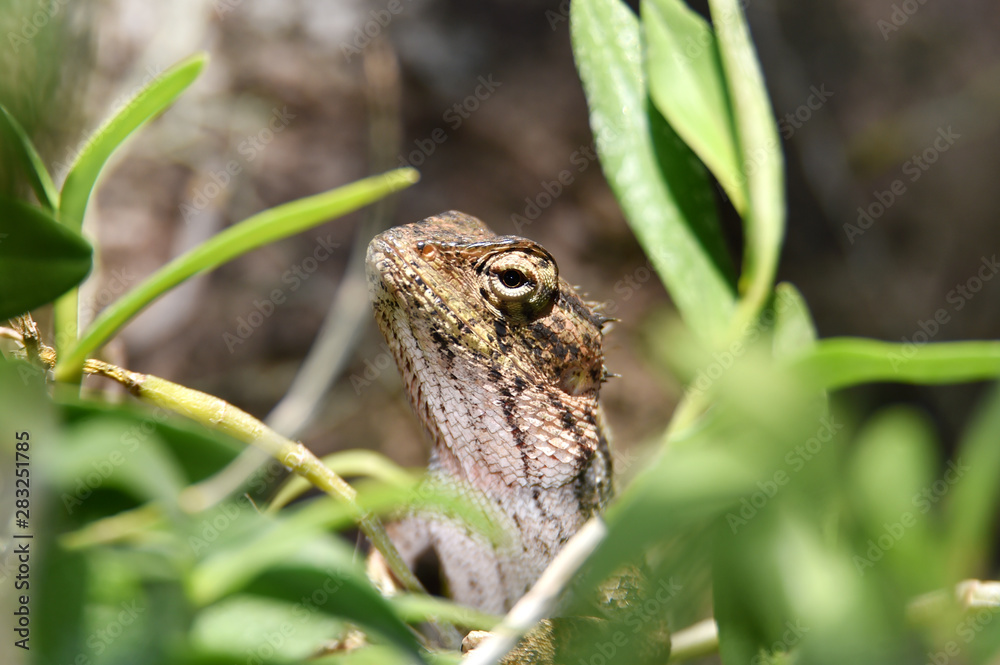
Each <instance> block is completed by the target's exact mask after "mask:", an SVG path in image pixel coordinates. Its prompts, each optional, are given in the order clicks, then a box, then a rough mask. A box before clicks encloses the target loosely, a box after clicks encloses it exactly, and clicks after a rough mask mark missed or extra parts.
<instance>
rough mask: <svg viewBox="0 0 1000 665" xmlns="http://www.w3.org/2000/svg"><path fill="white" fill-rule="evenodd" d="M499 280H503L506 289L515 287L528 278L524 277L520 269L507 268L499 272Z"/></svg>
mask: <svg viewBox="0 0 1000 665" xmlns="http://www.w3.org/2000/svg"><path fill="white" fill-rule="evenodd" d="M500 281H501V282H503V285H504V286H506V287H507V288H508V289H516V288H517V287H519V286H521V285H523V284H524V283H525V282H527V281H528V278H527V277H525V276H524V273H523V272H521V271H520V270H513V269H509V270H504V271H503V272H502V273H501V274H500Z"/></svg>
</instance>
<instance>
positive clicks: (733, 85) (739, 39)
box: [708, 0, 785, 325]
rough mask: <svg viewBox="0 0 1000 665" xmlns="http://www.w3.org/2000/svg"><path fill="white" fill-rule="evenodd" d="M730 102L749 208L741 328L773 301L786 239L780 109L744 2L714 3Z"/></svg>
mask: <svg viewBox="0 0 1000 665" xmlns="http://www.w3.org/2000/svg"><path fill="white" fill-rule="evenodd" d="M708 4H709V8H710V9H711V14H712V24H713V25H714V26H715V31H716V35H717V37H718V47H719V52H720V55H721V57H722V67H723V70H724V71H725V74H726V82H727V89H728V91H729V101H730V105H731V108H732V109H733V112H734V114H735V121H736V137H737V145H738V147H739V156H738V159H739V161H740V165H741V170H742V177H743V178H745V180H746V192H747V201H748V209H747V213H746V214H745V215H744V216H743V235H744V237H745V244H744V250H743V274H742V275H741V276H740V283H739V287H740V295H741V300H740V303H739V307H738V310H739V311H738V313H737V325H743V324H745V323H746V322H748V321H752V320H753V319H754V318H755V317H756V316H757V314H758V313H759V312H760V310H761V308H762V307H763V306H764V304H765V302H766V301H767V299H768V297H770V295H771V288H772V286H773V284H774V276H775V272H776V270H777V266H778V256H779V254H780V253H781V244H782V239H783V237H784V234H785V173H784V166H785V165H784V159H783V158H782V153H781V141H780V140H779V138H778V131H777V125H776V123H775V120H774V110H773V109H772V108H771V102H770V100H769V99H768V96H767V88H766V87H765V86H764V77H763V75H762V74H761V71H760V63H759V62H758V61H757V55H756V52H755V51H754V47H753V42H752V41H751V39H750V31H749V29H748V28H747V24H746V19H745V17H744V15H743V9H742V6H743V3H741V2H740V0H709V3H708Z"/></svg>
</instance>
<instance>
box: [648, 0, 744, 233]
mask: <svg viewBox="0 0 1000 665" xmlns="http://www.w3.org/2000/svg"><path fill="white" fill-rule="evenodd" d="M642 27H643V31H644V34H645V37H646V49H647V50H646V71H647V72H648V74H649V92H650V95H651V97H652V98H653V101H654V102H655V103H656V107H657V108H658V109H659V110H660V112H661V113H662V114H663V116H664V117H665V118H666V119H667V120H668V121H669V122H670V126H671V127H673V128H674V130H675V131H676V132H677V134H678V135H679V136H680V137H681V138H682V139H684V142H685V143H687V145H688V146H690V148H691V149H692V150H693V151H694V152H695V154H696V155H698V157H699V158H701V161H702V162H704V163H705V165H707V166H708V168H709V170H711V171H712V173H713V174H714V175H715V177H716V178H717V179H718V181H719V183H720V184H721V185H722V187H723V189H725V191H726V194H727V195H728V196H729V198H730V200H731V201H732V203H733V207H734V208H736V211H737V212H738V213H739V214H740V215H745V214H746V206H747V203H746V198H747V197H746V183H745V181H744V178H743V174H742V173H741V171H740V163H739V159H738V158H737V147H736V135H735V129H734V126H733V115H732V111H731V109H730V107H729V98H728V96H727V95H728V93H727V91H726V80H725V74H724V73H723V71H722V62H721V61H720V60H719V51H718V45H717V44H716V40H715V33H714V32H712V28H711V27H709V25H708V23H706V22H705V20H704V19H703V18H701V17H700V16H699V15H698V14H696V13H695V12H693V11H691V10H690V9H689V8H688V7H687V5H685V4H684V3H683V2H681V1H680V0H643V2H642Z"/></svg>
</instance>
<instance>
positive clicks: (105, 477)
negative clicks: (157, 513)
mask: <svg viewBox="0 0 1000 665" xmlns="http://www.w3.org/2000/svg"><path fill="white" fill-rule="evenodd" d="M64 435H65V438H66V443H65V445H63V446H60V447H59V448H50V449H48V450H46V451H44V452H43V456H44V457H43V460H44V463H45V464H46V466H47V467H48V468H49V470H50V473H51V477H52V482H53V484H54V485H55V486H56V488H57V489H58V491H59V496H60V497H61V499H62V500H61V503H62V505H63V508H64V510H66V512H67V513H69V514H72V513H73V512H74V511H75V510H76V509H77V507H78V506H80V505H81V504H82V503H83V502H84V501H86V500H87V498H88V497H89V496H90V495H91V494H92V493H93V492H94V491H95V490H98V489H101V488H116V489H120V490H123V491H125V492H127V493H128V494H130V495H132V496H133V497H135V498H136V499H138V500H139V502H140V503H144V502H146V501H163V502H166V503H167V504H172V503H174V502H176V498H177V494H178V492H180V490H181V488H183V487H184V485H185V479H184V474H183V472H182V471H181V469H180V467H179V466H178V465H177V463H176V462H175V460H174V458H173V456H172V455H171V454H170V453H169V452H167V450H165V448H164V446H163V444H162V443H161V442H160V441H159V439H158V438H157V437H155V436H152V437H149V438H147V439H146V440H144V441H141V442H140V441H139V440H137V439H134V438H131V437H130V436H129V435H130V431H129V429H128V428H126V427H125V426H123V425H122V424H120V423H115V422H113V421H109V420H92V421H90V422H86V423H83V424H81V425H80V426H78V427H75V428H72V429H69V430H65V431H64Z"/></svg>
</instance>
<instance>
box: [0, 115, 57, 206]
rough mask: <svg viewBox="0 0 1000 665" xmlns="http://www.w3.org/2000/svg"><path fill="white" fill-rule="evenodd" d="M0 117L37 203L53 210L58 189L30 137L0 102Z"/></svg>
mask: <svg viewBox="0 0 1000 665" xmlns="http://www.w3.org/2000/svg"><path fill="white" fill-rule="evenodd" d="M0 119H2V122H0V126H2V127H3V131H4V134H5V135H6V137H7V139H8V140H9V142H10V145H11V146H12V147H13V148H14V151H15V152H16V153H17V157H18V160H19V161H20V162H21V167H22V168H23V169H24V173H25V174H26V175H27V176H28V182H29V183H30V184H31V189H33V190H34V191H35V196H37V197H38V201H39V203H41V204H42V206H43V207H44V208H45V209H46V210H48V211H49V212H54V211H55V210H57V209H58V208H59V190H57V189H56V186H55V184H54V183H53V182H52V176H50V175H49V172H48V170H47V169H46V168H45V164H44V163H43V162H42V158H41V157H39V156H38V151H37V150H35V144H34V143H32V142H31V137H29V136H28V133H27V132H26V131H24V127H22V126H21V123H19V122H18V121H17V119H16V118H15V117H14V116H13V115H11V113H10V111H8V110H7V108H6V107H5V106H4V105H3V104H0Z"/></svg>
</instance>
